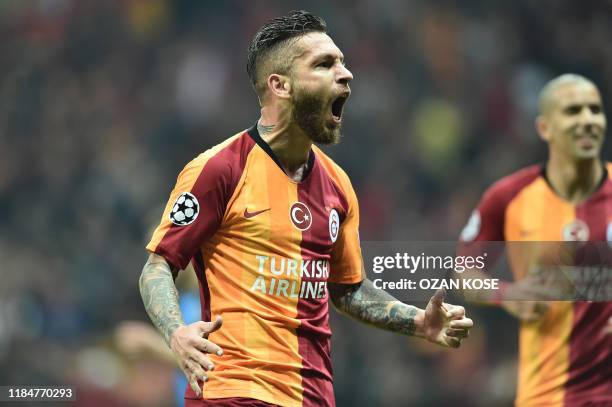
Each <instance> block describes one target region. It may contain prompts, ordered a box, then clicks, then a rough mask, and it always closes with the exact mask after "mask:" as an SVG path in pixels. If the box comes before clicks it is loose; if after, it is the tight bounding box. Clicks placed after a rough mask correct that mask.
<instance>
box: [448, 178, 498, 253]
mask: <svg viewBox="0 0 612 407" xmlns="http://www.w3.org/2000/svg"><path fill="white" fill-rule="evenodd" d="M505 211H506V205H505V204H504V199H503V196H502V195H501V193H500V191H499V190H498V189H497V188H495V187H493V188H491V189H489V190H488V191H487V192H485V194H484V195H483V197H482V199H481V200H480V202H479V204H478V206H477V207H476V209H474V210H473V211H472V214H471V215H470V218H469V220H468V222H467V224H466V225H465V227H464V228H463V230H462V231H461V235H460V237H459V244H458V247H457V253H458V254H459V255H463V256H467V255H474V256H475V255H479V254H481V253H482V252H489V261H494V260H495V259H497V258H498V257H499V256H500V255H501V246H499V245H494V244H487V243H486V242H492V241H503V240H504V216H505Z"/></svg>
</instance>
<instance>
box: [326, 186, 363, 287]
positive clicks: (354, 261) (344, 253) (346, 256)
mask: <svg viewBox="0 0 612 407" xmlns="http://www.w3.org/2000/svg"><path fill="white" fill-rule="evenodd" d="M347 203H348V210H347V214H346V217H345V219H344V221H343V222H342V224H341V225H340V233H339V234H338V240H336V243H334V248H333V250H332V256H331V273H330V276H329V282H331V283H337V284H354V283H358V282H360V281H362V280H363V279H364V275H363V258H362V255H361V244H360V242H359V204H358V202H357V196H356V195H355V191H354V190H353V188H352V187H351V186H350V184H349V185H348V193H347Z"/></svg>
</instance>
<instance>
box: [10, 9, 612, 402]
mask: <svg viewBox="0 0 612 407" xmlns="http://www.w3.org/2000/svg"><path fill="white" fill-rule="evenodd" d="M610 7H611V4H610V2H609V1H594V0H584V1H581V2H573V1H570V0H567V1H561V0H559V1H557V0H520V1H512V2H508V1H487V0H464V1H439V0H437V1H402V0H385V1H365V0H357V1H348V0H343V1H333V2H330V1H323V0H316V1H310V2H307V3H304V2H298V1H280V0H279V1H250V2H247V1H240V0H230V1H223V2H222V1H199V0H190V1H187V0H180V1H170V0H111V1H101V0H100V1H95V0H35V1H34V0H4V1H1V2H0V38H1V40H0V213H1V214H2V215H1V216H0V277H1V280H0V281H1V282H0V384H3V385H4V384H59V383H71V384H78V385H79V386H80V389H81V393H79V396H78V397H79V400H80V403H82V404H83V405H96V403H98V404H99V405H112V404H113V403H116V404H125V405H139V404H140V405H166V404H169V403H171V390H170V387H171V383H170V378H169V377H170V375H169V372H168V370H167V368H164V367H163V366H162V365H158V364H156V363H155V362H152V361H147V360H133V359H132V358H129V357H126V356H125V355H123V354H121V353H120V352H118V351H117V349H116V346H115V345H114V343H113V330H114V327H115V326H116V325H117V324H118V323H119V322H120V321H122V320H125V319H135V320H145V318H146V315H145V313H144V310H143V307H142V305H141V300H140V296H139V294H138V289H137V283H138V276H139V273H140V270H141V267H142V265H143V263H144V261H145V258H146V254H145V251H144V244H145V242H146V241H147V238H148V237H149V234H150V231H151V228H152V227H153V226H154V225H155V224H156V223H157V222H158V220H159V216H160V215H161V211H162V205H164V204H165V202H166V199H167V195H168V193H169V191H170V189H171V187H172V186H173V184H174V180H175V177H176V175H177V174H178V172H179V171H180V169H181V168H182V166H183V165H184V164H185V163H186V162H188V161H189V160H190V159H191V158H192V157H194V156H195V155H197V154H198V153H199V152H201V151H203V150H205V149H206V148H207V147H209V146H211V145H213V144H216V143H217V142H220V141H221V140H223V139H225V138H227V137H229V136H231V135H232V134H234V133H236V132H237V131H239V130H241V129H244V128H247V127H250V126H251V125H252V124H254V123H255V121H256V119H257V118H258V114H259V109H258V105H257V99H256V97H255V94H254V92H253V91H252V89H251V87H250V84H249V82H248V78H247V75H246V72H245V60H246V47H247V45H248V43H249V41H250V39H251V37H252V35H253V34H254V33H255V31H256V30H257V28H258V27H259V26H260V25H261V24H262V23H263V22H264V21H266V20H267V19H268V18H270V17H273V16H276V15H279V14H284V13H285V12H286V11H288V10H291V9H296V8H306V9H308V10H310V11H312V12H314V13H315V14H319V15H321V16H322V17H324V18H325V19H326V20H327V23H328V26H329V28H330V33H331V35H332V37H333V38H334V39H335V41H336V43H337V44H338V45H339V46H340V48H341V49H342V50H343V52H344V54H345V56H346V60H347V64H348V66H349V68H350V69H351V71H352V72H353V74H354V75H355V80H354V81H353V83H352V84H351V87H352V89H353V96H352V97H351V100H350V101H349V103H348V105H347V108H346V110H345V112H346V116H345V122H344V127H343V129H344V131H343V134H344V137H343V142H342V143H341V144H340V145H338V146H335V147H332V148H327V149H326V150H327V151H328V152H329V154H331V155H332V156H333V157H334V158H335V159H336V160H337V162H339V163H340V164H341V165H342V166H343V167H344V168H345V169H346V171H347V172H348V174H349V175H350V176H351V177H352V181H353V184H354V185H355V188H356V190H357V192H358V195H359V198H360V204H361V219H362V226H361V237H362V240H364V241H367V240H454V239H455V238H456V236H457V235H458V234H459V232H460V230H461V228H462V226H463V224H464V222H465V221H466V219H467V217H468V215H469V213H470V211H471V210H472V207H473V206H474V205H475V204H476V201H477V199H478V197H479V196H480V194H481V193H482V191H483V190H484V188H485V187H486V186H488V185H489V184H490V183H491V182H492V181H494V180H495V179H497V178H499V177H500V176H502V175H505V174H508V173H510V172H512V171H513V170H514V169H517V168H519V167H521V166H523V165H526V164H529V163H532V162H537V161H543V160H544V159H545V148H544V145H543V143H541V142H540V141H539V140H538V137H537V135H536V134H535V131H534V129H533V119H534V116H535V114H536V108H537V93H538V91H539V89H540V87H541V86H542V85H543V84H544V83H545V82H546V81H547V80H548V79H550V78H552V77H553V76H554V75H557V74H560V73H562V72H577V73H581V74H584V75H586V76H588V77H590V78H592V79H593V80H594V81H595V82H596V83H597V84H598V85H600V88H601V89H602V93H603V98H604V102H606V101H609V100H610V99H611V97H610V91H611V90H612V76H610V75H609V74H608V75H605V74H604V73H606V72H608V73H609V72H611V71H612V49H611V48H610V46H609V39H610V38H612V24H609V21H610V18H611V15H610ZM606 151H609V148H606ZM605 156H607V155H605ZM470 313H471V314H472V317H473V318H474V319H475V320H476V321H477V323H480V324H481V327H480V328H479V329H476V330H475V331H474V335H473V337H472V338H470V340H469V341H467V342H466V343H465V347H464V348H462V350H461V351H460V352H440V351H438V350H434V349H432V348H431V347H429V346H427V345H424V344H422V343H420V342H421V341H415V340H406V339H404V338H401V337H396V336H393V335H391V334H387V333H383V332H380V331H375V330H372V329H368V328H364V327H361V326H358V325H357V324H356V323H353V322H352V321H349V320H346V319H344V318H339V317H338V316H337V314H335V313H334V315H333V328H334V335H335V336H334V359H335V370H336V397H337V402H338V404H339V405H340V406H345V405H381V406H382V405H388V406H395V405H400V404H402V405H422V406H427V405H432V406H433V405H444V404H446V403H447V402H451V401H452V402H453V404H454V405H461V406H472V405H474V406H485V405H486V406H495V405H508V404H510V403H511V400H512V398H513V394H514V383H515V377H514V375H515V365H514V363H515V362H514V361H515V356H516V355H515V353H516V325H515V324H514V323H513V322H512V321H511V320H510V319H509V318H508V317H505V316H504V315H503V314H502V313H501V312H498V311H496V310H483V309H474V308H468V314H470ZM482 325H484V326H482Z"/></svg>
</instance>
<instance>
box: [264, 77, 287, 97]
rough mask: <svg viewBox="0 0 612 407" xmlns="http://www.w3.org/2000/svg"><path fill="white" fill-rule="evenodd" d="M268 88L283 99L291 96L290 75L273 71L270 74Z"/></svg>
mask: <svg viewBox="0 0 612 407" xmlns="http://www.w3.org/2000/svg"><path fill="white" fill-rule="evenodd" d="M268 89H269V90H270V92H271V93H272V94H274V95H276V96H277V97H279V98H281V99H289V98H290V97H291V83H289V77H288V76H285V75H279V74H276V73H273V74H272V75H270V76H268Z"/></svg>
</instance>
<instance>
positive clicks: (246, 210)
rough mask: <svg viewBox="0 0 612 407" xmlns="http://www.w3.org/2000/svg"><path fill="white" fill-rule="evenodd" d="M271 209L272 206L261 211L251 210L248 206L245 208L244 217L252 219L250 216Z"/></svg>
mask: <svg viewBox="0 0 612 407" xmlns="http://www.w3.org/2000/svg"><path fill="white" fill-rule="evenodd" d="M269 210H270V208H268V209H262V210H261V211H255V212H249V210H248V209H247V208H244V217H245V218H247V219H250V218H252V217H254V216H257V215H259V214H260V213H264V212H266V211H269Z"/></svg>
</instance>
